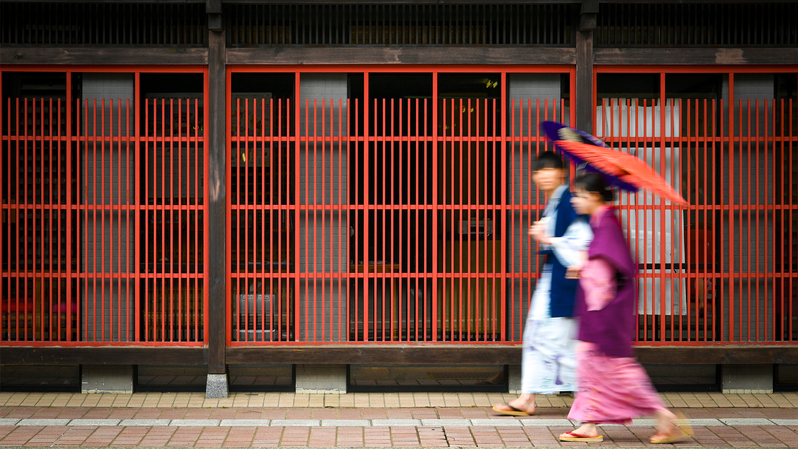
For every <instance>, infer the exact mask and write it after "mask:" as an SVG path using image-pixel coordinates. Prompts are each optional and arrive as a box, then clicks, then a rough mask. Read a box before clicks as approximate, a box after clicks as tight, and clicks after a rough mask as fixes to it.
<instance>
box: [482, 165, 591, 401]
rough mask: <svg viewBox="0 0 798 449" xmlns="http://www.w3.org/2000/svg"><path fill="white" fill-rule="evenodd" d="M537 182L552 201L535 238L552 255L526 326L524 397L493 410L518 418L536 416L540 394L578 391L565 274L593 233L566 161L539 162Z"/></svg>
mask: <svg viewBox="0 0 798 449" xmlns="http://www.w3.org/2000/svg"><path fill="white" fill-rule="evenodd" d="M532 180H533V181H534V182H535V184H536V185H537V187H538V189H540V190H542V191H544V192H546V196H547V197H548V202H547V203H546V208H545V210H544V212H543V218H541V219H540V221H537V222H535V223H534V224H533V225H532V227H531V228H530V231H529V234H530V235H531V236H532V237H533V238H534V239H535V240H536V241H537V242H538V243H539V244H540V248H541V251H540V252H541V254H544V255H545V256H546V262H545V265H544V267H543V270H542V273H541V275H540V278H539V279H538V282H537V285H536V286H535V293H534V294H533V295H532V305H531V306H530V308H529V312H528V314H527V320H526V325H525V327H524V342H523V349H522V361H521V363H522V365H521V377H522V379H521V392H522V393H523V394H522V395H521V396H519V397H518V398H516V399H515V400H513V401H510V402H509V403H506V404H496V405H494V406H493V410H495V411H497V412H499V413H502V414H505V415H515V416H526V415H531V414H533V413H535V394H554V393H559V392H563V391H574V390H575V389H576V372H575V350H576V330H577V326H576V321H575V320H574V318H573V316H574V302H575V300H576V289H577V285H578V281H577V280H576V279H566V277H565V274H566V271H567V269H568V267H570V266H571V265H573V264H574V263H576V262H577V261H578V256H579V255H580V254H581V253H582V252H584V251H585V250H586V249H587V245H588V243H590V239H591V238H592V236H593V234H592V233H591V231H590V225H588V223H587V220H586V217H579V216H578V215H577V213H576V212H575V211H574V208H573V206H572V205H571V192H570V191H569V190H568V185H566V184H565V183H564V180H565V170H564V167H563V160H562V158H560V156H557V155H556V154H554V153H553V152H551V151H546V152H544V153H542V154H541V155H540V156H539V157H538V160H537V163H536V165H535V169H534V172H533V174H532Z"/></svg>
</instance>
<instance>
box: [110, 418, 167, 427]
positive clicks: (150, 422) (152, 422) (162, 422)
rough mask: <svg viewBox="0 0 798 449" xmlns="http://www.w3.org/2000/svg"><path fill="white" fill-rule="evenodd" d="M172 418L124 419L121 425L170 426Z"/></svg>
mask: <svg viewBox="0 0 798 449" xmlns="http://www.w3.org/2000/svg"><path fill="white" fill-rule="evenodd" d="M171 421H172V420H171V419H123V420H122V421H121V422H120V423H119V425H120V426H126V427H157V426H168V425H169V422H171Z"/></svg>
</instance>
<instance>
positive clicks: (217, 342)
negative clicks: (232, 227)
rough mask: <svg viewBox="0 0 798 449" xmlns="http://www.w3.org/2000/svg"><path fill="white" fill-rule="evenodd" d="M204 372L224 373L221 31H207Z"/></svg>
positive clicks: (223, 69)
mask: <svg viewBox="0 0 798 449" xmlns="http://www.w3.org/2000/svg"><path fill="white" fill-rule="evenodd" d="M208 49H209V50H208V53H209V54H208V60H209V61H208V122H209V123H208V125H209V126H208V145H209V148H208V178H209V179H208V182H207V186H208V194H209V195H208V236H206V238H207V239H208V254H212V255H213V256H212V257H208V265H207V266H208V282H209V284H210V286H209V289H208V373H209V374H224V373H226V363H225V352H224V347H225V344H226V339H225V320H224V319H225V316H226V312H225V310H226V307H225V292H226V291H227V287H226V286H227V284H226V281H225V279H226V276H225V273H226V272H225V270H226V267H225V260H226V257H225V254H226V253H225V244H226V237H225V236H226V235H227V225H226V215H227V214H226V211H225V206H226V205H225V203H226V198H227V192H226V191H225V176H226V169H225V167H226V165H225V159H226V155H227V151H226V148H227V147H226V144H225V142H226V137H225V123H226V119H225V106H226V104H227V102H226V100H225V96H226V95H227V89H226V85H227V83H226V73H225V62H224V61H225V34H224V31H222V32H217V31H209V32H208Z"/></svg>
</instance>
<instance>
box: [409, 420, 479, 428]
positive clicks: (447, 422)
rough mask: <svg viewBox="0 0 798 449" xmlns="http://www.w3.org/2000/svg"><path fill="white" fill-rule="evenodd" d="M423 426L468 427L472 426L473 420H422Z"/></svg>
mask: <svg viewBox="0 0 798 449" xmlns="http://www.w3.org/2000/svg"><path fill="white" fill-rule="evenodd" d="M421 425H423V426H427V427H430V426H434V427H442V426H449V427H468V426H470V425H471V420H469V419H422V420H421Z"/></svg>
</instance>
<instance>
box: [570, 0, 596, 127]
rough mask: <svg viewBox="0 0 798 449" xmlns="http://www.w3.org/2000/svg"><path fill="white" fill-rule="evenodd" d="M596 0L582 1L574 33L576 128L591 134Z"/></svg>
mask: <svg viewBox="0 0 798 449" xmlns="http://www.w3.org/2000/svg"><path fill="white" fill-rule="evenodd" d="M597 14H598V0H583V1H582V10H581V12H580V15H579V29H578V31H577V32H576V100H575V103H574V104H575V107H576V127H577V128H579V129H581V130H582V131H585V132H587V133H590V134H593V30H595V29H596V15H597Z"/></svg>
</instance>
